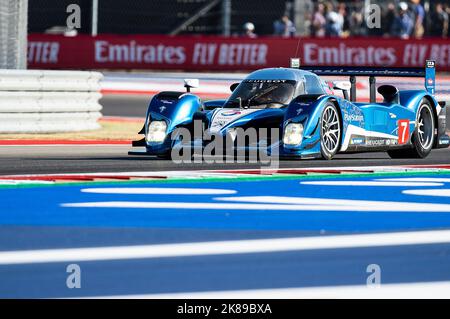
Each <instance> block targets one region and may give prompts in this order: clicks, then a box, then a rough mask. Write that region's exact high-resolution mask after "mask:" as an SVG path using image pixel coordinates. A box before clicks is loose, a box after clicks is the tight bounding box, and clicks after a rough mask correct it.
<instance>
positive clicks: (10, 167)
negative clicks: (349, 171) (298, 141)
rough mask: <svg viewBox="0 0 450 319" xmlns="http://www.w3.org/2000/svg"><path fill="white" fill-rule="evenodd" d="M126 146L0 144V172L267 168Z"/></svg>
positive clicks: (444, 153) (359, 160)
mask: <svg viewBox="0 0 450 319" xmlns="http://www.w3.org/2000/svg"><path fill="white" fill-rule="evenodd" d="M129 150H131V147H129V146H126V145H87V146H82V145H45V146H0V154H1V156H0V175H19V174H64V173H94V172H133V171H170V170H217V169H246V168H264V167H266V168H267V165H261V164H252V163H214V164H203V163H186V164H185V163H183V164H176V163H174V162H172V161H170V160H161V159H158V158H157V157H154V156H129V155H128V154H127V152H128V151H129ZM449 163H450V149H441V150H433V151H432V153H431V155H430V156H429V157H427V158H426V159H405V160H403V159H400V160H399V159H396V160H393V159H391V158H390V157H389V156H388V155H387V154H386V153H361V154H341V155H338V156H336V158H335V159H333V160H331V161H325V160H306V159H305V160H282V161H280V162H279V167H280V168H305V167H345V166H382V165H430V164H433V165H437V164H449Z"/></svg>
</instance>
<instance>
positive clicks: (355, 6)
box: [29, 0, 450, 38]
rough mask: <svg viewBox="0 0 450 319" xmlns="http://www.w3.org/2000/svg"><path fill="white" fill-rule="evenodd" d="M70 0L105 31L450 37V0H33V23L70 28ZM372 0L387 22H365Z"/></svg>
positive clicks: (36, 29) (85, 28) (35, 28)
mask: <svg viewBox="0 0 450 319" xmlns="http://www.w3.org/2000/svg"><path fill="white" fill-rule="evenodd" d="M93 2H96V6H93ZM70 4H78V5H79V6H80V8H81V11H82V14H83V18H84V16H87V17H88V18H87V19H83V23H82V26H81V28H80V29H79V30H78V32H80V33H83V34H90V33H91V31H92V19H89V18H90V17H92V14H93V13H95V14H96V16H97V32H98V33H99V34H105V33H109V34H111V33H112V34H164V35H176V34H184V35H186V34H194V35H224V36H250V37H254V36H282V37H288V36H313V37H326V36H331V37H343V38H344V37H351V36H366V35H367V36H393V37H394V36H401V37H413V38H421V37H423V36H435V37H447V36H448V15H449V13H450V1H449V0H440V1H439V0H438V1H435V0H433V1H430V0H427V1H420V0H411V1H388V0H379V1H367V0H366V1H363V0H340V1H320V0H288V1H286V0H244V1H242V0H241V1H238V0H164V1H158V0H150V1H149V0H133V1H124V0H108V1H105V0H99V1H92V0H58V1H51V0H33V1H29V31H30V32H31V33H55V32H57V31H58V27H63V28H64V26H65V24H66V18H67V14H66V8H67V6H69V5H70ZM371 4H372V5H373V4H376V5H379V7H380V9H381V20H382V25H381V28H370V27H368V25H367V23H366V20H365V14H366V11H367V10H369V6H370V5H371ZM93 9H94V10H96V12H92V11H93ZM59 30H61V28H59Z"/></svg>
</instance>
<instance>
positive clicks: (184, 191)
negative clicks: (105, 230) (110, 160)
mask: <svg viewBox="0 0 450 319" xmlns="http://www.w3.org/2000/svg"><path fill="white" fill-rule="evenodd" d="M81 192H82V193H94V194H140V195H230V194H236V193H237V192H236V191H235V190H232V189H216V188H160V187H114V188H112V187H109V188H84V189H82V190H81Z"/></svg>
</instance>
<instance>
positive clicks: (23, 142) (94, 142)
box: [0, 140, 131, 146]
mask: <svg viewBox="0 0 450 319" xmlns="http://www.w3.org/2000/svg"><path fill="white" fill-rule="evenodd" d="M0 145H3V146H4V145H8V146H15V145H17V146H20V145H131V141H128V140H117V141H102V140H0Z"/></svg>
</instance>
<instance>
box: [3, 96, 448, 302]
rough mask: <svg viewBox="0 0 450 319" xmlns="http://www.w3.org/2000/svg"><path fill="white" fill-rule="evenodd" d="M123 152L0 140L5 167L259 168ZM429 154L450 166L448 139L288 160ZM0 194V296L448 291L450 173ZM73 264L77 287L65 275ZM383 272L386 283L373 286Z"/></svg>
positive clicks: (114, 100) (300, 163)
mask: <svg viewBox="0 0 450 319" xmlns="http://www.w3.org/2000/svg"><path fill="white" fill-rule="evenodd" d="M147 102H148V98H147V97H143V96H140V97H131V96H107V97H105V98H104V99H103V100H102V103H103V105H104V107H105V108H104V114H105V115H116V116H137V117H142V115H143V113H144V112H145V109H146V105H147ZM128 150H130V147H128V146H126V145H90V146H82V145H64V146H62V145H50V146H49V145H47V146H0V175H14V174H20V175H21V174H64V173H89V172H92V173H99V172H117V173H119V172H145V171H179V170H182V171H190V170H208V169H210V170H213V169H237V168H257V167H259V166H258V165H255V164H232V163H231V164H210V165H205V164H195V163H193V164H183V165H179V164H174V163H173V162H171V161H167V160H159V159H156V158H153V157H146V156H145V157H139V156H128V155H127V152H128ZM425 164H427V165H438V164H447V165H448V164H450V150H449V149H445V150H434V151H433V152H432V154H431V155H430V156H429V157H428V158H426V159H424V160H392V159H390V158H389V157H388V156H387V154H385V153H363V154H348V155H344V154H343V155H338V156H337V157H336V158H335V159H334V160H332V161H323V160H290V161H282V162H280V167H282V168H308V167H324V168H325V167H326V168H330V167H351V166H386V169H387V170H390V169H391V168H392V167H393V166H397V165H425ZM186 174H187V175H189V173H188V172H187V173H186ZM0 198H1V201H0V297H7V298H15V297H17V298H46V297H99V296H125V297H128V296H138V297H151V298H153V297H159V298H161V297H175V298H195V297H196V298H205V297H206V298H212V297H218V298H230V297H244V298H258V297H263V298H264V297H265V298H280V297H289V298H292V297H297V298H299V297H356V298H365V297H381V298H398V297H405V296H406V297H431V298H450V172H449V171H443V172H441V171H439V172H436V171H426V170H424V171H422V172H415V173H408V172H403V173H398V174H390V173H386V174H385V175H370V174H369V175H355V176H329V175H325V176H320V177H314V176H309V177H308V176H294V177H292V176H290V177H279V178H277V177H274V178H269V179H264V178H259V179H258V178H257V179H253V180H248V179H239V178H238V179H230V180H227V181H225V180H204V181H190V180H184V181H183V180H181V181H180V180H179V181H172V182H171V181H153V182H145V181H144V182H142V181H140V182H132V181H122V182H118V181H115V182H112V181H108V182H103V183H101V184H95V183H89V182H80V183H75V184H70V183H68V184H64V183H63V184H59V185H26V184H25V185H6V184H5V185H1V183H0ZM367 236H368V237H367ZM74 249H75V250H74ZM74 264H75V265H77V266H79V269H80V271H81V273H80V284H81V287H80V288H69V287H68V286H67V283H68V280H69V281H70V278H71V277H70V275H71V274H72V272H71V270H70V269H73V268H70V267H69V265H74ZM68 267H69V268H68ZM374 271H376V272H377V274H379V275H380V281H381V288H378V289H372V288H373V287H372V288H367V287H366V283H367V282H368V280H369V278H370V275H371V274H373V273H374Z"/></svg>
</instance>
